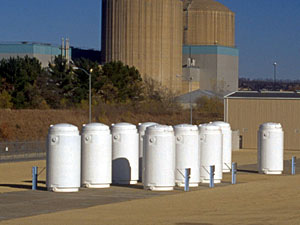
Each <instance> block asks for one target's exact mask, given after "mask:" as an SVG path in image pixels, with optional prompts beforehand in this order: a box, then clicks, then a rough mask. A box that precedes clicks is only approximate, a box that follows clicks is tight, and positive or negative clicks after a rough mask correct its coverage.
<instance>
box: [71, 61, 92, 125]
mask: <svg viewBox="0 0 300 225" xmlns="http://www.w3.org/2000/svg"><path fill="white" fill-rule="evenodd" d="M72 68H73V69H74V70H81V71H83V72H84V73H85V74H86V75H88V76H89V123H91V122H92V75H91V73H92V72H93V69H90V73H89V72H88V71H86V70H85V69H83V68H80V67H77V66H73V67H72Z"/></svg>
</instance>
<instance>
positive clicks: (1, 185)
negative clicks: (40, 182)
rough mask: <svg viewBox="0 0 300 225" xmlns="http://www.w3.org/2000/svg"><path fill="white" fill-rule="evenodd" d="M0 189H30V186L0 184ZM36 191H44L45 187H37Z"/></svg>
mask: <svg viewBox="0 0 300 225" xmlns="http://www.w3.org/2000/svg"><path fill="white" fill-rule="evenodd" d="M0 187H10V188H19V189H30V190H31V189H32V185H26V184H0ZM37 190H41V191H46V190H47V188H46V187H39V186H38V187H37Z"/></svg>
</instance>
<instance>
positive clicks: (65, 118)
mask: <svg viewBox="0 0 300 225" xmlns="http://www.w3.org/2000/svg"><path fill="white" fill-rule="evenodd" d="M220 119H222V117H221V116H219V117H213V116H209V115H208V116H207V115H206V116H204V115H199V114H197V112H195V113H194V124H200V123H204V122H209V121H212V120H220ZM189 120H190V117H189V111H188V110H187V111H183V110H180V111H174V112H173V113H164V114H158V113H155V114H153V113H138V112H134V111H133V110H132V109H128V110H126V109H124V108H122V109H116V108H112V109H107V108H106V109H105V110H104V111H99V112H97V111H96V112H93V122H102V123H105V124H107V125H110V124H111V123H118V122H130V123H134V124H138V123H139V122H148V121H154V122H158V123H161V124H169V125H175V124H180V123H189ZM87 122H88V112H87V111H86V110H6V109H2V110H0V141H4V140H9V141H12V140H20V141H25V140H26V141H28V140H43V139H44V138H45V137H46V135H47V132H48V128H49V126H50V125H51V124H57V123H71V124H74V125H76V126H78V127H79V128H81V126H82V124H84V123H87Z"/></svg>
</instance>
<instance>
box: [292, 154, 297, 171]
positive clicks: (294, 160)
mask: <svg viewBox="0 0 300 225" xmlns="http://www.w3.org/2000/svg"><path fill="white" fill-rule="evenodd" d="M295 174H296V156H293V157H292V175H295Z"/></svg>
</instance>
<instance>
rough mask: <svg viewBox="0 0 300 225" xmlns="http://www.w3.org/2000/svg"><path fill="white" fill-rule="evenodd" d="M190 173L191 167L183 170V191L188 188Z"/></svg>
mask: <svg viewBox="0 0 300 225" xmlns="http://www.w3.org/2000/svg"><path fill="white" fill-rule="evenodd" d="M190 174H191V169H185V171H184V191H189V190H190Z"/></svg>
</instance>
